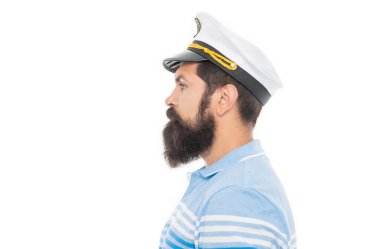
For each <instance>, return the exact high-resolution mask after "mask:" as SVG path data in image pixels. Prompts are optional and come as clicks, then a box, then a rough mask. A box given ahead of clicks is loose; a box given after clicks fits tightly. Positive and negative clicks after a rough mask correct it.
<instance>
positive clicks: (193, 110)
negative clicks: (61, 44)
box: [159, 12, 296, 249]
mask: <svg viewBox="0 0 380 249" xmlns="http://www.w3.org/2000/svg"><path fill="white" fill-rule="evenodd" d="M195 20H196V23H197V28H198V29H197V31H198V32H197V34H196V35H195V36H194V38H195V40H193V42H192V43H191V44H190V45H189V46H188V48H187V50H186V51H184V52H181V53H180V54H178V55H176V56H173V57H171V58H168V59H165V60H164V62H163V65H164V67H165V68H166V69H167V70H169V71H171V72H173V73H175V82H176V86H175V88H174V90H173V92H172V93H171V94H170V96H169V97H168V98H167V99H166V101H165V102H166V104H167V105H168V106H169V109H168V110H167V113H166V114H167V117H168V118H169V120H170V121H169V122H168V124H167V125H166V127H165V129H164V131H163V138H164V146H165V151H164V157H165V159H166V160H167V162H168V164H169V166H170V167H173V168H175V167H179V166H180V165H182V164H185V163H188V162H190V161H192V160H195V159H198V158H203V160H204V161H205V165H204V166H203V167H202V168H200V169H199V170H197V171H195V172H192V173H191V175H189V180H190V183H189V186H188V189H187V191H186V193H185V194H184V196H183V198H182V199H181V200H180V202H179V204H178V206H177V207H176V209H175V211H174V212H173V214H172V216H171V217H170V218H169V220H168V221H167V223H166V225H165V226H164V228H163V230H162V235H161V239H160V246H159V248H197V249H198V248H199V249H200V248H260V249H261V248H296V243H295V228H294V223H293V218H292V213H291V209H290V206H289V204H288V201H287V198H286V195H285V192H284V190H283V188H282V185H281V183H280V181H279V179H278V178H277V176H276V174H275V172H274V171H273V169H272V167H271V164H270V161H269V159H268V158H267V157H266V155H265V153H264V150H263V148H262V146H261V142H260V140H258V139H254V138H253V135H252V132H253V128H254V127H255V124H256V121H257V118H258V116H259V114H260V112H261V109H262V106H263V105H265V104H266V102H267V101H268V100H269V98H270V97H271V96H272V95H273V93H274V92H275V91H276V90H277V89H278V88H280V87H281V86H282V85H281V82H280V80H279V78H278V76H277V74H276V72H275V71H274V68H273V67H272V65H271V63H270V62H269V60H268V59H267V58H266V57H265V55H264V54H263V53H262V52H261V51H260V50H259V49H258V48H257V47H256V46H254V45H253V44H251V43H250V42H248V41H246V40H244V39H243V38H241V37H239V36H237V35H236V34H234V33H232V32H231V31H229V30H227V29H226V28H225V27H224V26H222V25H221V24H220V23H219V22H218V21H217V20H216V19H215V18H213V17H212V16H210V15H209V14H207V13H204V12H201V13H198V14H197V17H196V19H195Z"/></svg>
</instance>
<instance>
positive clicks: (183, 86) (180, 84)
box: [178, 83, 186, 89]
mask: <svg viewBox="0 0 380 249" xmlns="http://www.w3.org/2000/svg"><path fill="white" fill-rule="evenodd" d="M178 85H179V86H180V87H181V89H184V88H185V87H186V85H185V84H182V83H178Z"/></svg>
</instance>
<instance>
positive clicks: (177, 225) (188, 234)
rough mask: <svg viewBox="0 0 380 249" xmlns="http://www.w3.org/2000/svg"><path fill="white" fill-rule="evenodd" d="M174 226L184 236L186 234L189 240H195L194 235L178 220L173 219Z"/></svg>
mask: <svg viewBox="0 0 380 249" xmlns="http://www.w3.org/2000/svg"><path fill="white" fill-rule="evenodd" d="M172 226H173V227H174V228H175V229H177V231H178V232H180V233H181V234H182V235H183V236H185V237H186V238H187V239H189V240H194V236H193V235H191V234H190V233H188V232H187V231H186V230H185V229H183V228H182V227H181V226H180V225H179V224H178V223H177V222H176V221H173V223H172Z"/></svg>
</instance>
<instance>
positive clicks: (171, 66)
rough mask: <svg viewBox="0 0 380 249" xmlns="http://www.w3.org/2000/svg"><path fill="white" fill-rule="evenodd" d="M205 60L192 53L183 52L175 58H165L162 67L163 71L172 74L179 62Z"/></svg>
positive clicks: (188, 51)
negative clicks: (165, 70)
mask: <svg viewBox="0 0 380 249" xmlns="http://www.w3.org/2000/svg"><path fill="white" fill-rule="evenodd" d="M207 60H208V59H206V58H205V57H203V56H201V55H199V54H197V53H195V52H193V51H190V50H185V51H183V52H181V53H179V54H177V55H175V56H172V57H170V58H166V59H165V60H163V62H162V65H163V66H164V67H165V69H167V70H169V71H170V72H172V73H174V72H175V71H177V69H178V68H179V66H180V63H181V62H199V61H207Z"/></svg>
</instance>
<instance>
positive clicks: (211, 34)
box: [163, 12, 282, 105]
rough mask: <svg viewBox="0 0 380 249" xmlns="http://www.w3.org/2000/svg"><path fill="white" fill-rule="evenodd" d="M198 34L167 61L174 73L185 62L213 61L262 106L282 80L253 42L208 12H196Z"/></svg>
mask: <svg viewBox="0 0 380 249" xmlns="http://www.w3.org/2000/svg"><path fill="white" fill-rule="evenodd" d="M195 22H196V24H197V34H196V35H195V36H194V37H193V38H194V40H193V41H192V43H191V44H190V45H188V47H187V49H186V50H185V51H183V52H181V53H179V54H177V55H175V56H172V57H170V58H167V59H165V60H164V61H163V66H164V67H165V68H166V69H167V70H169V71H170V72H172V73H174V72H175V71H176V70H177V69H178V68H179V66H180V63H181V62H200V61H205V60H209V61H211V62H213V63H214V64H215V65H217V66H218V67H219V68H221V69H222V70H223V71H225V72H226V73H227V74H229V75H230V76H231V77H233V78H234V79H236V80H237V81H238V82H239V83H240V84H242V85H243V86H244V87H245V88H247V89H248V90H249V92H251V93H252V94H253V95H254V96H255V97H256V98H257V99H258V100H259V101H260V103H261V104H262V105H265V104H266V103H267V101H268V100H269V98H270V97H271V96H272V95H273V94H274V93H275V92H276V91H277V90H278V89H280V88H282V83H281V81H280V79H279V77H278V75H277V73H276V71H275V70H274V68H273V65H272V63H271V62H270V61H269V59H268V58H267V57H266V56H265V55H264V53H263V52H262V51H261V50H260V49H259V48H258V47H256V46H255V45H254V44H252V43H251V42H249V41H247V40H246V39H244V38H242V37H240V36H238V35H237V34H235V33H233V32H231V31H230V30H228V29H227V28H225V27H224V26H223V25H222V24H221V23H220V22H219V21H218V20H216V19H215V18H214V17H212V16H211V15H209V14H208V13H205V12H200V13H198V14H197V15H196V18H195Z"/></svg>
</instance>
